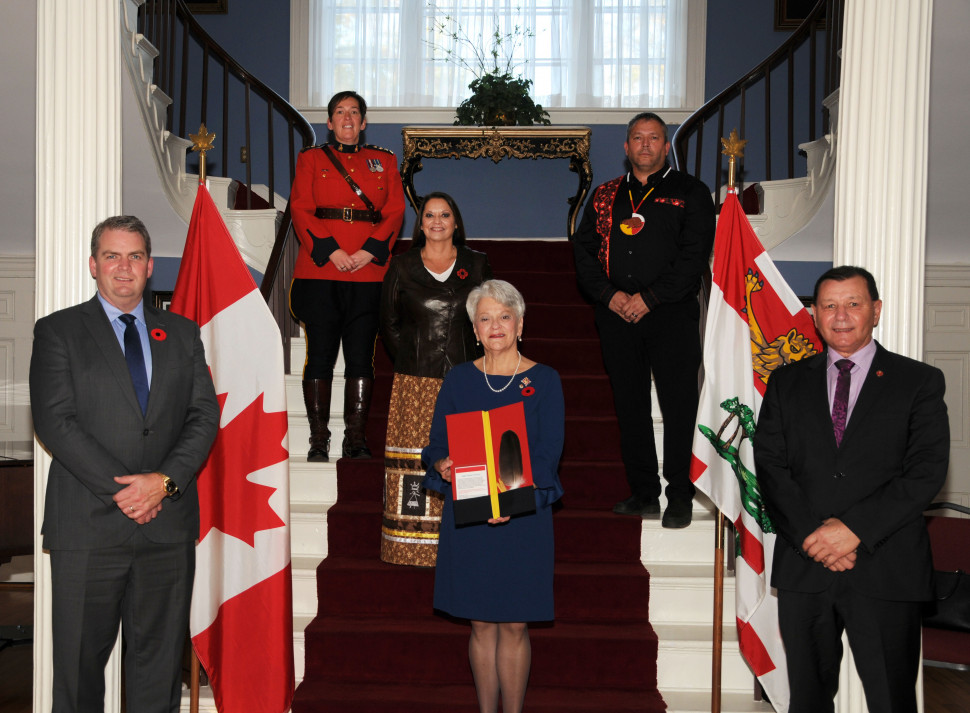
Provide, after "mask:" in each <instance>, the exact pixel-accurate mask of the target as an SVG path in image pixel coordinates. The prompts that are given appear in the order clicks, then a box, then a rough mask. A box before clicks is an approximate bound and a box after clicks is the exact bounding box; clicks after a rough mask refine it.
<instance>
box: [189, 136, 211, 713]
mask: <svg viewBox="0 0 970 713" xmlns="http://www.w3.org/2000/svg"><path fill="white" fill-rule="evenodd" d="M189 138H190V139H192V150H193V151H198V152H199V185H200V186H204V185H205V155H206V152H208V151H211V150H212V142H213V141H214V140H215V138H216V135H215V134H210V133H209V131H208V129H206V128H205V124H204V123H203V124H200V125H199V133H197V134H189ZM190 648H191V651H192V654H191V656H190V658H189V667H190V673H189V713H199V678H200V675H201V669H202V667H201V665H200V664H199V656H198V654H196V653H195V647H194V646H191V647H190Z"/></svg>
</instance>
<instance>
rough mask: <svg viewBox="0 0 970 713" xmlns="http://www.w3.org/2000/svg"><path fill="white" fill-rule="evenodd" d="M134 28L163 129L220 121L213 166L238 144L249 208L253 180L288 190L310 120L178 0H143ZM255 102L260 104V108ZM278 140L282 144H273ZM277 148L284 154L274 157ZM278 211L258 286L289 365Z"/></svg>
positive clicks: (289, 254) (290, 328)
mask: <svg viewBox="0 0 970 713" xmlns="http://www.w3.org/2000/svg"><path fill="white" fill-rule="evenodd" d="M138 28H139V31H140V32H141V33H142V34H143V35H144V36H145V38H146V39H147V40H148V41H149V42H151V43H152V45H153V46H154V47H155V48H156V49H157V50H158V53H159V54H158V57H156V59H155V67H154V75H153V76H154V77H155V78H156V86H157V87H158V88H159V89H160V90H161V91H162V92H164V93H165V94H166V95H167V96H168V97H169V98H170V99H171V100H172V103H171V104H170V105H169V107H168V116H167V121H166V125H167V126H168V129H169V131H171V132H172V133H173V134H175V135H177V136H182V137H185V136H187V135H188V132H190V131H194V130H195V129H196V127H198V126H199V124H202V123H205V124H207V125H213V124H215V125H217V126H220V125H221V130H222V135H221V137H220V139H221V140H220V141H219V142H218V143H219V144H220V149H221V151H220V154H219V155H220V156H221V161H222V164H221V166H220V167H219V168H218V169H216V170H218V171H219V172H220V173H221V175H223V176H225V177H226V178H232V177H233V176H231V175H230V174H231V173H232V171H231V170H230V169H229V148H230V144H231V143H234V144H238V145H241V146H242V147H243V148H244V149H245V150H246V152H247V158H246V160H245V162H244V166H243V167H241V168H239V169H237V170H239V171H241V172H243V173H244V174H245V175H244V179H245V180H242V181H240V183H243V184H245V186H246V188H247V191H246V207H247V208H252V196H253V185H254V183H255V184H263V185H265V186H266V187H267V191H268V195H267V200H268V201H269V204H270V206H271V207H274V208H275V207H276V189H277V188H278V187H281V188H282V187H285V189H284V190H286V191H287V192H288V191H289V187H290V186H291V185H292V183H293V177H294V176H295V175H296V159H297V156H298V155H299V151H300V150H301V149H302V148H303V147H305V146H311V145H313V144H314V143H315V142H316V134H315V133H314V131H313V127H312V126H310V123H309V122H308V121H307V120H306V119H305V118H304V117H303V115H302V114H300V112H299V111H297V110H296V109H295V108H294V107H293V106H291V105H290V103H289V102H287V101H286V100H285V99H283V97H281V96H280V95H279V94H277V93H276V92H275V91H273V90H272V89H270V88H269V87H268V86H266V85H265V84H264V83H263V82H261V81H260V80H259V79H257V78H256V77H255V76H254V75H253V74H252V73H250V72H249V71H247V70H246V69H245V68H244V67H243V66H242V65H241V64H239V62H237V61H236V60H235V59H233V58H232V57H231V56H230V55H229V53H228V52H226V51H225V50H224V49H223V48H222V47H220V46H219V44H218V43H217V42H216V41H215V40H213V39H212V37H210V36H209V34H208V33H207V32H206V31H205V30H204V29H202V26H201V25H200V24H199V23H198V21H196V19H195V17H193V15H192V13H191V11H190V10H189V9H188V7H187V6H186V5H185V2H184V0H146V2H145V4H144V5H142V7H141V8H139V11H138ZM210 68H211V70H212V71H210ZM220 84H221V86H218V85H220ZM259 102H262V103H263V104H265V107H266V111H265V113H263V112H262V111H261V110H260V105H259ZM175 117H177V122H176V121H175ZM278 129H282V131H278ZM297 138H299V141H297ZM277 141H279V143H280V144H285V148H283V146H277ZM278 150H279V151H278ZM278 152H279V153H282V154H284V155H283V157H282V158H281V159H280V160H278V158H279V157H278V156H277V153H278ZM257 158H258V159H259V161H258V162H257V161H256V159H257ZM209 168H210V171H209V173H215V171H213V170H212V169H213V166H212V164H211V163H210V167H209ZM278 215H279V221H278V223H277V232H276V243H275V244H274V246H273V251H272V253H271V256H270V261H269V264H268V265H267V267H266V271H265V273H264V275H263V282H262V285H261V286H260V291H261V293H262V294H263V297H264V298H265V299H266V301H267V303H268V304H269V306H270V310H271V311H272V312H273V314H274V316H275V317H276V320H277V323H278V324H279V326H280V332H281V334H282V337H283V347H284V351H283V353H284V359H285V361H286V370H287V372H289V355H290V350H289V344H290V338H291V337H292V336H294V335H296V334H298V333H299V325H297V324H296V323H295V322H294V321H293V319H292V318H291V317H290V314H289V307H288V303H287V295H286V288H287V287H288V286H289V282H290V279H291V277H292V274H293V266H294V265H295V263H296V251H295V247H294V246H295V241H289V242H290V243H292V245H289V248H290V249H288V236H289V235H290V234H291V232H292V231H291V218H290V210H289V206H287V207H286V210H284V211H283V212H282V213H278Z"/></svg>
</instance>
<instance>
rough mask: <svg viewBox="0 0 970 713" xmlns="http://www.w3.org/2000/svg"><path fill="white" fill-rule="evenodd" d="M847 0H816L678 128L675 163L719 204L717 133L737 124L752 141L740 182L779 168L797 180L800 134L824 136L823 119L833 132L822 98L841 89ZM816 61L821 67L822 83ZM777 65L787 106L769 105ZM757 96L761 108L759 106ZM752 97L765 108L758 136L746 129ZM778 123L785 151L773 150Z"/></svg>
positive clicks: (720, 134) (720, 164) (808, 138)
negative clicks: (778, 41) (785, 34)
mask: <svg viewBox="0 0 970 713" xmlns="http://www.w3.org/2000/svg"><path fill="white" fill-rule="evenodd" d="M844 2H845V0H819V1H818V3H817V4H816V5H815V7H814V8H812V11H811V12H810V13H809V14H808V17H806V18H805V20H804V21H803V22H802V24H801V25H799V26H798V28H796V29H795V31H794V32H792V34H791V36H790V37H789V38H788V39H787V40H786V41H785V42H784V43H783V44H782V45H781V46H780V47H779V48H778V49H777V50H775V51H774V52H772V53H771V55H769V56H768V58H767V59H765V60H764V61H762V62H761V63H759V64H758V65H757V66H756V67H754V68H753V69H751V70H750V71H749V72H747V73H745V74H744V75H743V76H742V77H741V78H740V79H738V80H737V81H736V82H734V84H732V85H731V86H729V87H727V88H726V89H724V90H723V91H721V92H720V93H719V94H718V95H717V96H715V97H714V98H713V99H711V100H710V101H709V102H707V103H706V104H705V105H704V106H702V107H701V108H700V109H698V110H697V111H696V112H694V113H693V114H691V116H689V117H688V118H687V119H686V120H685V121H684V123H683V124H681V125H680V126H679V127H678V129H677V131H676V132H675V133H674V136H673V139H672V140H671V145H672V154H673V157H674V164H675V165H676V167H677V168H678V169H679V170H681V171H685V172H687V173H691V174H693V175H695V176H697V177H698V178H700V179H701V180H703V181H704V182H705V183H706V184H707V185H708V186H709V187H710V188H711V189H712V190H713V191H714V196H715V202H716V203H717V205H718V206H719V205H720V202H721V201H720V196H721V187H722V186H723V185H724V180H723V171H724V163H723V160H722V157H721V143H720V138H721V137H723V136H726V135H727V131H730V129H732V128H735V127H736V128H737V129H738V135H739V136H740V137H741V138H742V139H744V138H749V139H754V140H752V141H751V142H750V143H749V144H748V147H749V150H748V151H747V152H746V153H747V157H746V158H743V159H741V165H740V166H739V167H738V171H739V175H740V176H741V177H742V181H743V183H751V182H753V181H758V180H766V181H769V180H772V178H773V177H774V176H775V175H776V173H780V174H781V176H782V177H785V178H794V177H795V153H796V151H797V143H796V136H799V135H800V136H802V137H804V139H803V140H806V141H814V140H815V139H817V138H819V134H817V133H816V127H817V126H818V122H817V119H819V118H821V127H822V134H825V133H827V132H828V128H829V124H828V122H829V116H828V110H827V109H826V108H825V106H824V105H823V104H822V101H821V100H822V99H824V98H825V97H827V96H828V95H829V94H831V93H832V92H833V91H835V89H836V88H837V87H838V82H839V70H840V59H839V50H840V49H841V47H842V15H843V6H844ZM823 21H824V22H825V23H826V28H825V30H824V32H825V43H826V44H825V51H824V52H822V53H821V55H822V56H821V57H820V56H819V52H818V49H817V45H818V42H819V39H818V35H819V32H820V26H821V23H822V22H823ZM806 53H807V58H806V57H805V56H804V55H805V54H806ZM819 65H821V69H822V72H821V75H822V83H821V86H819V81H818V74H819V71H818V70H819ZM776 71H779V73H775V74H774V78H775V81H776V82H779V81H784V83H785V84H787V87H785V88H784V90H783V93H784V94H785V100H784V102H783V106H784V108H783V110H782V111H780V112H779V107H775V106H773V105H772V74H773V73H774V72H776ZM802 78H804V81H805V84H806V85H807V86H806V87H805V88H804V90H803V89H802V87H798V91H796V84H799V83H800V81H801V80H802ZM759 101H760V103H761V105H760V106H758V105H757V103H758V102H759ZM749 102H751V103H752V105H753V106H752V110H753V111H755V112H757V111H758V110H759V109H760V110H761V111H763V113H764V135H763V136H759V137H757V138H756V139H755V138H754V137H751V136H747V135H746V133H745V128H746V120H747V117H748V103H749ZM776 103H777V96H776ZM782 122H783V123H782ZM796 122H797V124H796ZM773 129H777V130H779V131H784V134H781V135H782V136H784V140H785V146H786V148H785V149H784V150H783V151H782V150H781V149H777V150H773V143H772V138H773ZM715 152H716V153H715ZM759 153H763V157H762V158H761V159H760V160H759V159H758V158H757V155H758V154H759ZM776 153H777V154H778V155H775V154H776ZM753 156H754V158H753ZM779 165H780V166H781V167H782V170H780V171H778V170H777V169H778V167H779ZM742 181H739V184H741V185H740V186H739V187H743V183H742Z"/></svg>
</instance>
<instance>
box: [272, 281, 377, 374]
mask: <svg viewBox="0 0 970 713" xmlns="http://www.w3.org/2000/svg"><path fill="white" fill-rule="evenodd" d="M290 307H291V309H292V311H293V314H294V315H295V316H296V318H297V319H299V320H300V321H301V322H303V328H304V330H305V331H306V363H305V364H304V366H303V378H304V380H309V379H332V378H333V367H334V364H336V363H337V354H338V352H339V351H340V345H341V343H342V344H343V348H344V366H345V371H344V376H346V377H347V378H348V379H357V378H366V379H373V378H374V345H375V342H376V340H377V329H378V327H379V326H380V310H381V283H380V282H340V281H339V280H293V286H292V288H291V290H290Z"/></svg>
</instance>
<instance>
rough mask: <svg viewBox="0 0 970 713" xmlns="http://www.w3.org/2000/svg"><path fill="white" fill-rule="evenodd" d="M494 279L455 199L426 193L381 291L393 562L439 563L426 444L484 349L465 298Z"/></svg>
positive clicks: (387, 526) (437, 510)
mask: <svg viewBox="0 0 970 713" xmlns="http://www.w3.org/2000/svg"><path fill="white" fill-rule="evenodd" d="M491 277H492V269H491V267H489V264H488V258H487V257H486V256H485V254H484V253H480V252H476V251H474V250H471V249H469V248H467V247H465V226H464V223H463V222H462V219H461V213H460V212H459V210H458V206H457V205H456V204H455V200H454V199H453V198H452V197H451V196H449V195H448V194H447V193H441V192H435V193H429V194H428V195H427V196H425V198H424V202H423V204H422V206H421V210H420V211H419V212H418V219H417V220H416V221H415V224H414V236H413V240H412V243H411V248H410V249H409V250H408V251H407V252H406V253H404V254H402V255H398V256H395V257H394V258H393V259H392V260H391V265H390V267H389V268H388V271H387V275H386V276H385V277H384V284H383V288H382V291H381V338H382V339H383V341H384V345H385V346H386V347H387V350H388V352H389V353H390V355H391V359H392V360H393V361H394V386H393V388H392V390H391V404H390V408H389V411H388V418H387V445H386V447H385V451H384V464H385V477H384V521H383V524H382V527H381V531H382V537H381V559H382V560H383V561H385V562H390V563H392V564H404V565H417V566H423V567H433V566H434V564H435V555H436V553H437V549H438V526H439V524H440V522H441V509H442V502H443V501H442V498H441V496H440V495H439V494H437V493H432V492H428V491H426V490H424V489H423V488H421V480H422V478H423V477H424V468H423V467H422V465H421V449H422V448H424V447H425V446H426V445H428V432H429V430H430V428H431V417H432V415H433V414H434V406H435V401H436V400H437V398H438V390H439V389H440V388H441V382H442V380H443V379H444V377H445V374H447V373H448V372H449V371H450V370H451V368H452V367H453V366H455V365H456V364H461V363H462V362H466V361H469V360H471V359H475V358H477V357H478V356H479V355H480V354H481V349H480V347H478V346H477V345H476V340H475V333H474V331H473V330H472V325H471V322H469V320H468V315H467V313H466V311H465V300H466V298H467V297H468V293H469V292H471V291H472V289H473V288H475V287H477V286H478V285H480V284H482V282H484V281H485V280H489V279H491Z"/></svg>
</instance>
